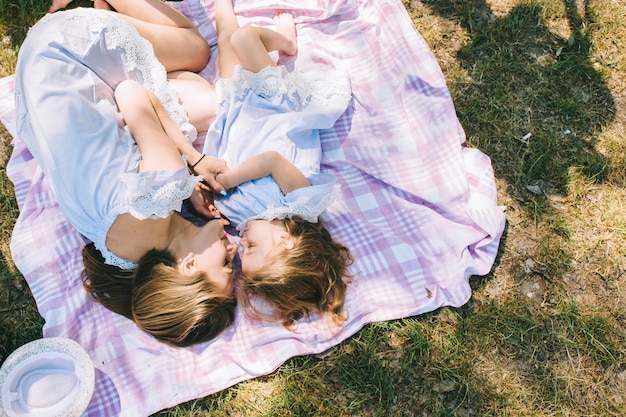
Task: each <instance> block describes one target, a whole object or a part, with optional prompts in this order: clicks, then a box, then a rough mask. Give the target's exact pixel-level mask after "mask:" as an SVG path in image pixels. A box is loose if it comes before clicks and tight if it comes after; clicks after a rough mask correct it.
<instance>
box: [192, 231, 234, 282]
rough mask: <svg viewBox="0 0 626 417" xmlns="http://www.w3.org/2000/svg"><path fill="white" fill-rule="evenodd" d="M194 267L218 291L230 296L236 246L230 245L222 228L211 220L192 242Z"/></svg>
mask: <svg viewBox="0 0 626 417" xmlns="http://www.w3.org/2000/svg"><path fill="white" fill-rule="evenodd" d="M192 245H193V252H194V267H195V269H196V270H201V271H205V272H206V273H207V274H208V275H209V279H210V280H211V281H212V282H213V283H214V284H215V285H216V286H217V287H218V289H219V290H220V291H224V293H227V294H231V293H232V292H233V290H234V273H233V267H232V261H233V259H234V258H235V255H237V244H236V243H230V242H229V240H228V237H227V235H226V232H225V231H224V226H223V225H222V223H221V222H220V221H218V220H211V221H209V222H208V223H207V224H206V225H204V226H203V227H202V228H201V231H200V233H198V234H197V235H196V236H195V237H194V239H193V240H192Z"/></svg>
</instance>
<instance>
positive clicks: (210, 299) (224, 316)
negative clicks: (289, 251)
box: [131, 249, 237, 346]
mask: <svg viewBox="0 0 626 417" xmlns="http://www.w3.org/2000/svg"><path fill="white" fill-rule="evenodd" d="M236 300H237V299H236V297H235V295H234V294H233V293H231V294H227V295H225V294H224V293H223V292H220V291H218V290H217V288H216V286H215V284H214V283H213V282H211V281H210V280H209V278H208V276H207V274H206V273H205V272H197V273H195V274H194V275H192V276H189V275H184V274H182V273H181V272H180V271H179V270H178V268H177V266H176V260H175V258H174V256H173V255H172V254H171V253H170V252H168V251H164V250H156V249H153V250H151V251H149V252H148V253H147V254H146V255H145V256H144V257H143V258H142V259H141V260H140V261H139V266H138V267H137V272H136V275H135V285H134V288H133V295H132V301H131V311H132V315H133V320H134V321H135V323H137V326H139V328H141V329H143V330H144V331H146V332H148V333H150V334H151V335H153V336H154V337H156V338H157V339H159V340H161V341H163V342H165V343H168V344H170V345H172V346H189V345H192V344H195V343H200V342H206V341H209V340H211V339H213V338H215V337H216V336H217V335H218V334H220V333H221V332H222V331H223V330H224V329H225V328H226V327H228V326H230V325H231V323H232V322H233V320H234V318H235V306H236V304H237V301H236Z"/></svg>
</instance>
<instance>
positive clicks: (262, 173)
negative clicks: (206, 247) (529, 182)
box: [205, 0, 352, 326]
mask: <svg viewBox="0 0 626 417" xmlns="http://www.w3.org/2000/svg"><path fill="white" fill-rule="evenodd" d="M215 21H216V26H217V33H218V52H219V61H218V62H219V70H220V77H221V78H220V80H219V81H218V82H217V84H216V89H217V95H218V111H217V116H216V121H215V122H214V123H213V124H212V126H211V129H210V130H209V132H208V134H207V139H206V144H205V153H210V154H212V155H217V156H218V157H219V158H223V159H225V160H226V162H227V164H228V166H229V167H233V168H232V169H231V170H224V171H223V172H221V173H219V174H218V175H217V177H216V179H217V181H218V182H220V183H221V184H222V185H224V187H225V188H227V189H229V190H230V191H229V193H227V194H226V195H217V196H216V197H215V205H216V207H217V208H218V209H219V210H220V212H221V214H222V215H224V216H225V217H226V218H228V219H229V220H230V222H231V224H233V225H234V226H236V228H237V230H238V231H239V232H240V234H241V235H242V238H241V241H240V244H241V246H242V248H243V254H242V272H243V274H242V277H241V280H240V287H239V290H240V294H241V295H242V297H239V299H240V301H242V302H243V305H244V306H245V307H248V310H250V311H252V312H255V313H257V314H261V315H263V316H266V314H262V313H261V311H259V310H260V309H258V308H255V304H254V302H251V297H250V296H251V295H255V296H258V297H260V298H261V299H262V300H264V301H265V302H267V303H268V304H269V306H270V307H271V308H272V309H273V313H272V314H271V315H272V316H273V317H275V318H276V319H278V320H280V321H282V322H283V324H285V325H288V326H289V325H292V324H294V322H295V321H296V320H298V319H299V318H301V317H304V316H308V315H309V313H313V312H315V313H330V316H331V317H332V318H333V319H334V321H335V322H336V323H340V322H341V321H342V320H343V319H344V316H343V303H344V299H345V291H346V284H345V281H344V277H346V278H347V276H348V275H349V274H348V270H347V267H348V265H349V264H350V263H351V261H352V259H351V256H350V251H349V250H348V248H346V247H345V246H343V245H341V244H340V243H338V242H335V241H333V239H332V238H331V236H330V234H329V233H328V231H327V230H326V229H325V228H324V227H323V226H322V225H321V223H320V222H319V219H318V217H319V216H320V214H322V212H323V211H324V210H325V209H326V208H327V207H328V206H329V205H330V203H331V202H332V201H333V188H334V187H335V183H336V178H335V177H334V175H331V174H321V173H319V168H320V160H321V146H320V136H319V130H320V129H326V128H331V127H332V126H333V125H334V124H335V122H336V120H337V119H338V118H339V117H340V116H341V115H342V114H343V113H344V111H345V110H346V108H347V106H348V104H349V102H350V99H351V91H350V85H349V80H348V77H347V75H346V74H345V73H343V72H337V73H329V74H325V76H324V78H312V77H305V76H304V75H303V74H299V73H296V72H291V73H290V72H287V71H286V69H285V67H283V66H276V64H275V63H274V61H273V60H272V58H271V57H270V55H269V53H268V51H274V50H278V51H280V52H282V53H285V54H287V55H294V54H295V53H296V52H297V43H296V28H295V24H294V20H293V17H292V16H291V15H290V14H286V13H281V14H278V15H277V16H275V17H274V22H275V25H276V31H274V30H271V29H267V28H262V27H250V26H244V27H239V25H238V22H237V19H236V16H235V13H234V10H233V6H232V4H231V0H217V1H216V19H215Z"/></svg>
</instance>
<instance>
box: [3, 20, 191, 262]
mask: <svg viewBox="0 0 626 417" xmlns="http://www.w3.org/2000/svg"><path fill="white" fill-rule="evenodd" d="M125 79H134V80H137V81H139V82H141V83H142V84H143V85H144V86H146V87H147V88H149V89H150V90H152V91H153V92H154V93H155V94H156V95H157V96H158V97H159V98H160V99H161V101H162V102H163V104H164V105H165V107H166V109H167V110H168V112H169V113H170V115H171V116H172V117H173V119H174V120H175V121H176V122H177V124H178V125H179V127H180V128H181V129H182V130H183V132H184V133H185V134H186V135H187V137H188V139H189V140H190V141H193V140H194V139H195V137H196V131H195V129H194V127H193V126H192V125H191V124H189V120H188V118H187V115H186V113H185V111H184V109H183V108H182V107H181V106H180V105H179V103H178V97H177V95H176V93H175V91H174V90H173V89H171V87H170V86H169V85H168V83H167V80H166V72H165V69H164V68H163V66H162V65H161V64H160V62H159V61H157V59H156V56H155V55H154V51H153V49H152V45H151V44H150V43H149V42H147V41H146V40H145V39H143V38H141V37H140V36H139V34H138V33H137V31H136V30H135V28H134V27H133V26H132V25H131V24H129V23H127V22H126V21H123V20H121V19H118V18H117V17H115V14H114V13H111V12H107V11H103V10H95V9H90V8H79V9H74V10H70V11H64V12H57V13H54V14H49V15H46V16H45V17H44V18H43V19H41V20H40V21H39V22H38V23H37V24H36V25H35V26H33V27H32V28H31V29H30V31H29V33H28V36H27V37H26V40H25V41H24V43H23V44H22V46H21V48H20V52H19V56H18V62H17V68H16V76H15V101H16V111H17V121H16V126H17V132H18V136H19V137H20V138H21V139H22V140H23V141H24V143H25V144H26V146H27V147H28V149H29V150H30V152H31V153H32V154H33V156H34V157H35V159H36V160H37V162H38V163H39V165H40V166H41V168H42V170H43V172H44V173H45V175H46V177H47V179H48V181H49V183H50V185H51V187H52V189H53V190H54V192H55V194H56V197H57V199H58V202H59V206H60V207H61V209H62V211H63V214H64V215H65V216H66V218H67V220H68V221H69V222H70V223H71V224H72V225H73V226H74V227H75V228H76V229H77V230H78V232H80V233H81V234H82V235H83V236H84V237H85V238H86V239H88V240H90V241H92V242H94V244H95V246H96V248H98V250H100V252H101V253H102V254H103V256H104V258H105V262H106V263H108V264H112V265H117V266H120V267H122V268H127V269H128V268H133V267H135V266H136V264H135V263H134V262H131V261H128V260H125V259H121V258H119V257H117V256H115V255H114V254H113V253H111V252H110V251H109V250H108V249H107V247H106V245H105V241H106V235H107V232H108V230H109V228H110V227H111V225H112V223H113V221H114V220H115V219H116V218H117V217H118V216H119V215H120V214H123V213H127V212H129V213H131V214H132V215H133V216H135V217H137V218H139V219H145V218H162V217H167V216H169V215H170V214H171V213H172V212H174V211H179V210H180V209H181V205H182V202H183V200H184V199H185V198H187V197H188V196H189V195H190V194H191V192H192V190H193V187H194V185H195V183H196V182H197V181H198V179H200V177H194V176H190V175H189V173H188V171H187V168H186V167H185V168H181V169H179V170H162V171H152V172H144V173H137V167H138V163H139V160H140V157H141V155H140V153H139V149H138V147H137V145H136V143H135V141H134V140H133V138H132V136H131V135H130V132H129V131H128V129H127V127H126V126H125V124H124V121H123V118H122V116H121V114H120V113H119V111H118V110H117V107H116V105H115V101H114V95H113V93H114V89H115V87H116V86H117V84H118V83H120V82H121V81H122V80H125ZM181 158H182V157H181Z"/></svg>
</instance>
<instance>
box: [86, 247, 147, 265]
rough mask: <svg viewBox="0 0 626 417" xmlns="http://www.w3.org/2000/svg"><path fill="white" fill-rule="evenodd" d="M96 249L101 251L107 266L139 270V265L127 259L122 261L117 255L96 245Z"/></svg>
mask: <svg viewBox="0 0 626 417" xmlns="http://www.w3.org/2000/svg"><path fill="white" fill-rule="evenodd" d="M96 249H98V250H99V251H100V253H101V254H102V257H103V258H104V263H105V264H107V265H113V266H117V267H118V268H121V269H135V268H137V265H138V263H137V262H133V261H127V260H126V259H122V258H120V257H119V256H117V255H115V254H114V253H113V252H111V251H110V250H108V249H107V248H101V247H99V246H98V245H96Z"/></svg>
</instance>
